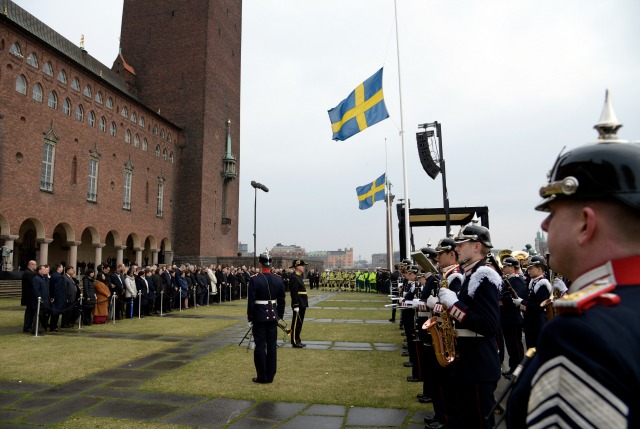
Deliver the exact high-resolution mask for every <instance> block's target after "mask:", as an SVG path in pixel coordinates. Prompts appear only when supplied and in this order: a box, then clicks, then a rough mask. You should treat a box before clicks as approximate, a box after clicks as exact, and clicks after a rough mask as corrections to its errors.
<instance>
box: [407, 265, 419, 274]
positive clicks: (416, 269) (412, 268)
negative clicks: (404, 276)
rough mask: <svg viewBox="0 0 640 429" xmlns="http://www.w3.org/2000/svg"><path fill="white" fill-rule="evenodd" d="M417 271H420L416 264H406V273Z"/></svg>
mask: <svg viewBox="0 0 640 429" xmlns="http://www.w3.org/2000/svg"><path fill="white" fill-rule="evenodd" d="M418 271H420V267H418V266H417V265H409V266H407V273H413V274H418Z"/></svg>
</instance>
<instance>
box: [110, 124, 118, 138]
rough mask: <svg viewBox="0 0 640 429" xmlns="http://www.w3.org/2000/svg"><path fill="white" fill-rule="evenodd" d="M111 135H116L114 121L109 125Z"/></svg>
mask: <svg viewBox="0 0 640 429" xmlns="http://www.w3.org/2000/svg"><path fill="white" fill-rule="evenodd" d="M109 135H110V136H111V137H115V136H116V123H115V122H112V123H111V126H110V127H109Z"/></svg>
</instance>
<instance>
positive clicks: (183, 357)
mask: <svg viewBox="0 0 640 429" xmlns="http://www.w3.org/2000/svg"><path fill="white" fill-rule="evenodd" d="M200 351H204V352H206V353H211V352H212V351H213V350H197V351H194V352H192V353H189V354H186V353H183V354H179V355H173V356H171V360H183V361H192V360H196V359H200V358H201V357H202V355H201V354H196V352H200Z"/></svg>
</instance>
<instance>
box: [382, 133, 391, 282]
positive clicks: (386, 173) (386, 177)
mask: <svg viewBox="0 0 640 429" xmlns="http://www.w3.org/2000/svg"><path fill="white" fill-rule="evenodd" d="M388 168H389V157H388V155H387V138H386V137H385V138H384V175H385V186H386V187H387V198H386V199H387V201H386V202H387V210H386V213H387V263H388V264H389V271H393V269H392V268H393V227H392V225H391V223H392V218H393V212H392V207H391V186H389V173H388V172H387V170H388Z"/></svg>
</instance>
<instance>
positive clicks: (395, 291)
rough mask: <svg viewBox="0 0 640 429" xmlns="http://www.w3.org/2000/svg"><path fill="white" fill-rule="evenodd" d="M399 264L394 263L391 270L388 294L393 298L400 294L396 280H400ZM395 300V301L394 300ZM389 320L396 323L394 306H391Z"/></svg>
mask: <svg viewBox="0 0 640 429" xmlns="http://www.w3.org/2000/svg"><path fill="white" fill-rule="evenodd" d="M399 267H400V264H396V265H394V266H393V272H392V273H391V289H390V293H389V295H390V296H391V298H395V297H398V296H400V292H399V288H398V280H400V271H399ZM394 302H395V301H394ZM389 322H391V323H396V307H395V306H394V307H391V319H389Z"/></svg>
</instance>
